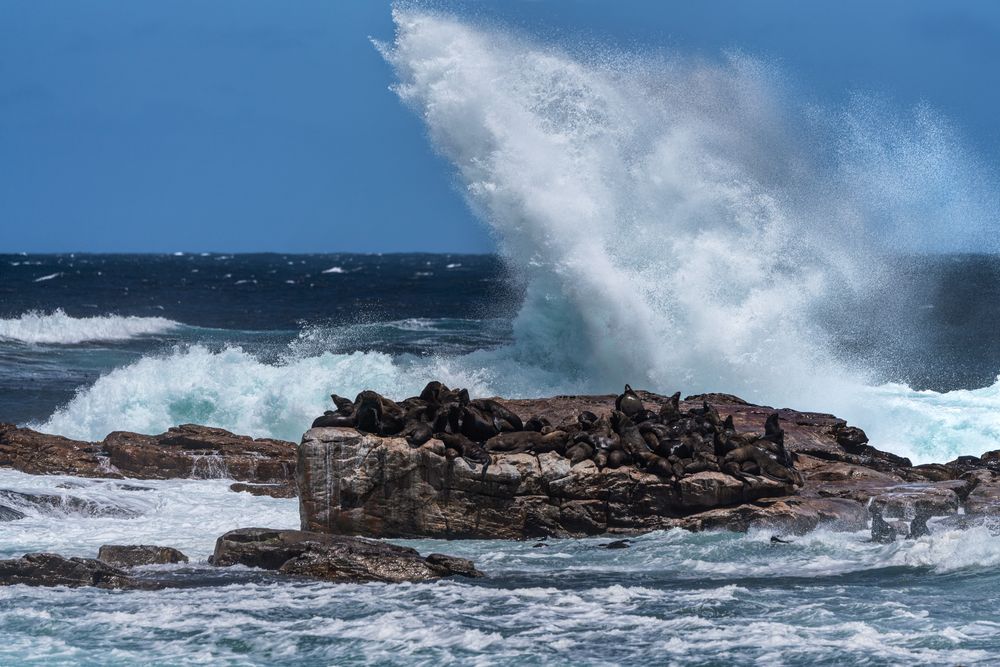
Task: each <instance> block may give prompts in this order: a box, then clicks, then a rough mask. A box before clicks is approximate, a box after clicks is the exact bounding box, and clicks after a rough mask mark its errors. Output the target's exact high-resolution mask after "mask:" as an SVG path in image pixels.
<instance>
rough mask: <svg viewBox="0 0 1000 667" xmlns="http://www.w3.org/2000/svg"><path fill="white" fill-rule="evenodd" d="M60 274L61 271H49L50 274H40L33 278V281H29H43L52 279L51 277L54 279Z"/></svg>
mask: <svg viewBox="0 0 1000 667" xmlns="http://www.w3.org/2000/svg"><path fill="white" fill-rule="evenodd" d="M61 275H62V272H61V271H57V272H56V273H50V274H48V275H45V276H41V277H39V278H35V279H34V280H33V281H31V282H34V283H43V282H45V281H46V280H52V279H54V278H58V277H59V276H61Z"/></svg>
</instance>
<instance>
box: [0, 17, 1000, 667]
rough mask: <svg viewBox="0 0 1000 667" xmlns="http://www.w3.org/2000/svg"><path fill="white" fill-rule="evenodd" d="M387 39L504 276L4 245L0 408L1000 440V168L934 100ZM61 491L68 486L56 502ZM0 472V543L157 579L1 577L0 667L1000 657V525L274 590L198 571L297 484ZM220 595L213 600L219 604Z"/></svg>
mask: <svg viewBox="0 0 1000 667" xmlns="http://www.w3.org/2000/svg"><path fill="white" fill-rule="evenodd" d="M395 19H396V25H397V34H396V37H395V39H394V40H393V41H392V42H391V43H385V44H381V43H379V44H376V45H375V47H376V48H378V49H379V50H380V51H381V53H382V54H383V56H384V57H385V58H386V60H387V62H388V63H389V64H390V65H391V66H392V67H393V69H394V71H395V72H396V76H397V85H396V87H395V92H396V94H398V96H399V97H400V99H401V101H402V103H404V104H406V105H408V106H409V107H410V108H412V109H413V111H414V113H415V114H417V116H418V117H419V118H421V120H422V121H423V122H424V124H425V126H426V129H427V134H428V137H429V139H430V141H431V142H432V144H433V146H434V148H435V150H437V151H439V152H440V153H441V155H442V156H443V157H444V158H445V159H447V160H448V161H449V162H450V163H451V164H453V165H454V170H455V176H456V182H457V184H458V187H459V188H460V190H461V192H462V193H463V195H464V196H465V197H466V198H467V200H468V202H469V205H470V206H471V207H472V208H473V210H474V211H475V212H476V213H477V214H478V215H479V216H480V218H481V219H482V220H483V222H484V223H485V224H487V225H489V226H490V228H491V230H492V231H493V233H494V237H495V238H496V240H497V245H498V255H497V256H470V255H421V254H412V255H405V254H404V255H384V256H383V255H344V254H336V255H282V254H259V255H232V254H221V253H184V252H178V253H174V254H170V255H134V256H125V255H13V254H11V255H0V420H4V421H12V422H16V423H18V424H27V425H30V426H32V427H34V428H38V429H40V430H44V431H49V432H53V433H60V434H63V435H67V436H70V437H75V438H82V439H100V438H103V437H104V435H105V434H106V433H108V432H109V431H112V430H120V429H126V430H133V431H139V432H148V433H157V432H160V431H162V430H164V429H166V428H167V427H169V426H171V425H174V424H178V423H184V422H197V423H202V424H209V425H213V426H220V427H223V428H227V429H230V430H233V431H236V432H239V433H246V434H251V435H254V436H273V437H279V438H285V439H289V440H295V441H297V440H298V439H299V437H300V435H301V433H302V432H303V430H304V429H305V428H306V427H307V426H308V425H309V423H310V422H311V420H312V419H313V418H314V417H315V416H317V415H319V414H321V413H322V411H323V410H325V409H327V408H328V407H329V394H330V393H331V392H336V393H339V394H344V395H348V396H350V395H353V394H354V393H356V392H358V391H360V390H362V389H366V388H372V389H375V390H377V391H380V392H382V393H385V394H387V395H389V396H391V397H396V398H402V397H405V396H409V395H412V394H415V393H418V392H419V390H420V389H421V388H422V387H423V385H424V384H425V383H426V382H427V381H429V380H432V379H439V380H442V381H444V382H445V383H447V384H449V385H451V386H463V387H468V388H469V389H470V391H471V392H472V393H473V394H476V395H502V396H538V395H550V394H554V393H582V392H595V393H611V392H615V391H618V390H620V388H621V386H622V385H623V384H624V383H625V382H629V383H631V384H632V385H633V386H636V387H643V388H647V389H650V390H656V391H661V392H665V393H672V392H673V391H676V390H680V391H682V392H684V393H698V392H702V391H721V392H727V393H734V394H738V395H740V396H743V397H744V398H746V399H748V400H751V401H754V402H758V403H764V404H769V405H774V406H786V407H791V408H797V409H805V410H810V409H811V410H819V411H824V412H832V413H835V414H837V415H838V416H841V417H844V418H846V419H848V420H849V421H850V422H851V423H852V424H854V425H857V426H860V427H862V428H864V429H865V430H866V431H867V432H868V434H869V436H870V437H871V439H872V443H873V444H874V445H876V446H878V447H880V448H882V449H886V450H889V451H892V452H895V453H897V454H901V455H905V456H909V457H911V458H912V459H913V460H914V461H915V462H925V461H946V460H950V459H952V458H954V457H956V456H958V455H963V454H973V455H978V454H981V453H983V452H985V451H988V450H994V449H1000V381H998V373H1000V333H998V332H1000V298H998V297H1000V247H998V245H997V238H996V234H994V233H992V229H993V228H994V227H995V224H996V213H997V211H998V210H1000V206H998V201H1000V200H998V194H997V193H998V192H1000V188H998V187H997V186H996V180H995V179H994V178H993V177H992V176H991V174H990V173H989V171H988V170H986V169H985V168H984V167H983V165H982V163H981V161H980V160H978V159H977V158H976V156H974V155H971V154H970V153H969V152H968V151H966V150H965V149H964V148H963V146H962V142H961V141H960V139H959V137H958V135H957V134H956V133H955V132H954V131H953V129H952V128H951V127H950V126H949V124H948V123H947V121H946V119H943V118H941V117H940V116H938V115H937V114H935V112H933V110H930V109H926V108H918V109H915V110H903V111H900V110H896V109H893V108H892V107H891V106H889V105H887V104H886V103H884V102H882V101H879V100H872V99H867V98H863V97H857V98H855V99H854V100H853V101H852V102H851V103H850V104H849V105H848V106H847V107H845V108H843V109H826V110H824V109H819V108H817V107H816V105H815V104H813V103H811V101H810V100H809V99H808V98H806V97H803V96H802V95H801V94H799V93H797V92H796V91H795V90H794V89H792V88H791V87H790V86H789V85H788V84H787V82H786V81H785V80H784V79H783V78H782V77H781V76H780V73H776V72H775V71H773V69H772V68H770V67H769V66H768V65H766V64H764V63H760V62H757V61H754V60H752V59H750V58H747V57H744V56H734V57H731V58H728V59H725V60H722V61H719V62H706V61H700V60H693V59H687V58H685V57H683V56H680V55H677V54H645V53H638V54H636V53H622V52H618V51H612V50H606V51H600V50H597V51H594V50H593V49H590V48H589V47H588V48H587V49H581V50H580V52H577V51H575V50H574V49H572V48H566V47H565V46H556V45H552V44H546V43H540V42H538V41H537V40H532V39H528V38H525V37H524V36H521V35H518V34H515V33H513V32H511V31H509V30H506V29H503V28H499V27H497V26H483V25H477V24H475V23H474V22H469V21H465V20H460V19H457V18H454V17H450V16H444V15H440V14H436V13H433V12H427V11H423V10H419V9H412V8H409V9H405V8H404V9H398V10H397V11H396V13H395ZM67 483H68V484H67ZM143 485H144V486H148V487H149V490H145V491H135V490H128V489H123V488H121V487H119V486H118V485H116V484H115V483H114V482H113V481H98V480H70V479H69V478H61V477H58V476H52V477H33V476H29V475H23V474H20V473H16V472H12V471H2V470H0V489H10V490H17V491H44V492H46V493H57V494H63V495H67V496H75V497H80V498H83V499H86V500H89V501H91V503H90V505H88V507H91V508H93V507H95V506H96V507H106V508H107V511H101V512H96V513H95V512H94V511H92V510H91V511H87V510H76V511H70V510H60V511H57V510H51V509H49V510H44V511H43V510H40V509H38V508H35V507H31V506H26V507H23V508H21V509H22V511H24V512H25V513H26V514H27V517H26V518H24V519H21V520H18V521H14V522H7V523H3V524H0V557H13V556H18V555H20V554H22V553H25V552H29V551H40V550H44V551H55V552H59V553H63V554H67V555H94V554H95V553H96V550H97V548H98V547H99V546H100V545H101V544H104V543H115V542H117V543H122V542H125V543H129V542H131V543H137V542H144V543H157V544H164V545H169V546H175V547H178V548H180V549H182V550H184V551H185V552H187V553H188V555H190V556H191V557H192V563H191V564H190V565H188V566H184V567H175V566H171V567H166V568H161V570H160V571H159V574H160V575H161V576H167V577H176V578H177V581H182V580H187V581H194V582H201V583H202V584H204V585H192V584H190V583H188V584H185V585H184V586H183V587H181V588H177V589H171V590H167V591H159V592H106V591H96V590H65V589H31V588H27V587H21V586H17V587H8V588H0V636H2V637H4V639H5V640H6V641H4V642H2V643H0V664H4V665H6V664H12V665H17V664H95V665H97V664H100V665H104V664H136V663H149V664H203V663H212V664H234V665H244V664H255V665H256V664H272V663H274V662H278V661H283V662H288V663H291V664H310V665H312V664H314V665H324V664H383V663H384V664H390V663H407V664H518V665H520V664H608V663H635V662H636V661H639V662H642V663H650V662H655V663H663V664H678V665H680V664H692V665H705V664H774V665H785V664H787V665H814V664H829V665H834V664H851V663H855V664H863V665H888V664H933V665H937V664H961V665H971V664H984V665H986V664H996V663H997V661H998V660H1000V657H998V656H1000V639H998V637H1000V633H998V631H1000V608H998V603H997V600H998V599H1000V575H997V573H996V572H997V566H998V564H1000V537H998V536H997V535H994V534H993V533H992V532H990V531H989V530H987V529H985V528H982V529H974V530H969V531H964V532H960V531H954V530H945V529H944V528H943V527H940V526H936V525H935V524H934V523H933V522H932V523H931V530H932V533H931V535H929V536H927V537H924V538H921V539H919V540H916V541H910V542H899V543H896V544H892V545H874V544H871V543H869V542H868V541H867V538H868V536H867V535H866V534H865V533H864V532H862V533H857V534H851V533H846V534H844V533H828V532H824V531H818V532H815V533H813V534H810V535H808V536H804V537H800V538H796V539H795V541H794V543H793V544H790V545H776V544H771V543H770V541H769V537H770V535H768V534H763V533H761V534H750V535H735V534H728V533H709V534H699V535H693V534H687V533H683V532H678V531H671V532H665V533H654V534H650V535H646V536H642V537H639V538H636V539H635V540H634V542H633V543H632V545H631V546H630V548H628V549H624V550H614V551H611V550H605V549H601V548H600V544H602V543H603V542H604V541H605V540H602V539H590V540H552V541H549V542H547V546H545V547H539V548H535V547H534V545H533V544H532V543H519V542H485V541H467V542H451V543H441V542H434V541H420V540H418V541H412V542H408V544H412V545H413V546H415V547H416V548H418V549H419V550H421V552H423V553H429V552H432V551H441V552H447V553H454V554H456V555H462V556H467V557H469V558H472V559H474V560H475V561H476V562H477V564H478V565H479V567H480V569H482V570H484V571H485V572H486V573H487V575H488V576H487V577H486V578H485V579H482V580H476V581H469V580H449V581H443V582H438V583H433V584H427V585H401V586H383V585H376V584H366V585H330V584H317V583H308V582H298V581H296V582H287V581H279V580H276V579H275V578H274V577H271V576H268V575H266V574H263V573H259V572H254V571H252V570H246V569H239V568H237V569H233V570H229V571H226V572H224V573H221V574H220V573H218V572H216V571H214V570H213V569H211V568H210V567H209V566H207V564H206V563H205V558H206V557H207V555H208V554H209V553H210V552H211V549H212V545H213V543H214V540H215V538H216V537H217V536H218V535H220V534H221V533H223V532H225V531H226V530H229V529H232V528H237V527H242V526H250V525H260V526H269V527H276V528H281V527H286V528H294V527H297V525H298V516H297V506H296V501H294V500H278V499H270V498H255V497H252V496H249V495H246V494H235V493H232V492H229V491H228V488H227V487H228V481H226V480H170V481H164V482H149V483H146V482H143ZM209 583H211V584H212V585H208V584H209Z"/></svg>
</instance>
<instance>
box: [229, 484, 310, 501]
mask: <svg viewBox="0 0 1000 667" xmlns="http://www.w3.org/2000/svg"><path fill="white" fill-rule="evenodd" d="M229 490H230V491H236V492H237V493H249V494H250V495H253V496H269V497H271V498H294V497H295V496H296V495H298V492H297V490H296V488H295V485H294V484H247V483H246V482H236V483H234V484H230V485H229Z"/></svg>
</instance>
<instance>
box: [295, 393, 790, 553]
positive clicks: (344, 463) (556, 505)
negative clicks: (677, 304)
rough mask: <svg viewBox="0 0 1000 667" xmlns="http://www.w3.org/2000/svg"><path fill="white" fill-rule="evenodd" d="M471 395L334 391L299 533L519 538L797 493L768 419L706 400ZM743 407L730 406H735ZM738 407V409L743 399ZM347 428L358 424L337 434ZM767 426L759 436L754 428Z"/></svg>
mask: <svg viewBox="0 0 1000 667" xmlns="http://www.w3.org/2000/svg"><path fill="white" fill-rule="evenodd" d="M699 398H700V399H701V400H691V401H688V403H687V404H686V405H681V402H680V397H679V395H675V396H673V397H663V396H656V395H653V394H647V393H643V394H640V393H636V392H633V391H632V390H631V388H629V387H627V386H626V391H625V393H624V394H622V395H621V396H618V397H617V398H616V397H613V396H608V397H599V396H598V397H594V396H590V397H557V398H555V399H549V400H547V401H543V400H533V401H503V402H501V401H500V400H499V399H486V400H478V401H476V400H471V399H470V398H469V397H468V393H467V392H464V391H458V392H455V391H452V390H449V389H448V388H447V387H444V386H443V385H441V384H440V383H431V384H430V385H428V387H427V388H426V389H425V390H424V392H423V393H422V394H421V396H420V397H414V398H411V399H406V401H403V402H401V403H393V402H391V401H388V400H387V399H384V398H383V397H381V396H379V395H378V394H375V393H374V392H362V393H361V394H360V395H359V396H358V398H357V399H356V400H355V401H353V402H352V401H348V400H346V399H343V398H341V397H338V396H334V402H335V403H336V405H337V407H338V410H337V411H336V412H330V413H328V414H327V415H324V416H323V417H320V418H319V419H317V420H316V423H315V424H316V425H317V427H315V428H313V429H311V430H310V431H308V432H307V433H306V434H305V436H304V437H303V441H302V444H301V445H300V447H299V462H298V471H299V475H298V485H299V496H300V515H301V520H302V528H303V529H304V530H311V531H322V532H328V533H340V534H353V535H374V536H382V537H393V536H396V537H399V536H407V537H409V536H427V537H443V538H513V539H519V538H525V537H542V536H582V535H595V534H601V533H609V532H629V533H635V532H643V531H649V530H655V529H658V528H666V527H670V526H672V525H675V524H676V522H677V520H678V519H681V518H683V517H686V516H688V515H690V514H692V513H695V512H699V511H705V510H710V509H713V508H717V507H724V506H733V505H739V504H743V503H749V502H753V501H757V500H760V499H762V498H768V497H774V496H786V495H788V494H790V493H794V491H795V488H796V487H797V486H799V485H801V483H802V480H801V477H800V475H799V473H798V472H797V471H796V470H795V468H794V465H793V463H792V460H791V456H790V455H789V453H788V451H787V450H786V449H785V444H784V432H783V431H782V429H781V427H780V426H779V422H778V421H777V419H776V418H775V416H774V414H773V411H771V413H769V414H767V415H765V416H764V417H763V418H762V419H761V420H760V422H758V428H759V429H760V430H762V431H763V433H759V432H756V433H754V432H749V433H748V432H745V431H742V432H741V431H739V430H738V429H737V428H736V426H735V422H734V420H733V419H732V418H731V417H723V416H721V414H720V413H719V412H718V411H717V410H716V409H715V408H714V407H713V406H712V405H711V404H709V403H708V402H707V400H705V397H699ZM737 400H738V399H737ZM741 405H743V406H745V405H746V404H741ZM347 423H353V424H354V427H353V428H352V427H347V426H338V424H347ZM761 427H763V428H761Z"/></svg>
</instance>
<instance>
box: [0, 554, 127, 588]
mask: <svg viewBox="0 0 1000 667" xmlns="http://www.w3.org/2000/svg"><path fill="white" fill-rule="evenodd" d="M15 584H25V585H27V586H70V587H79V586H96V587H97V588H142V587H145V586H144V585H143V584H141V583H140V582H138V581H137V580H135V579H134V578H132V577H131V576H129V574H128V573H126V572H124V571H123V570H120V569H118V568H117V567H113V566H111V565H108V564H107V563H104V562H102V561H100V560H96V559H93V558H65V557H63V556H58V555H56V554H48V553H36V554H26V555H24V556H22V557H21V558H16V559H12V560H0V586H13V585H15Z"/></svg>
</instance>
